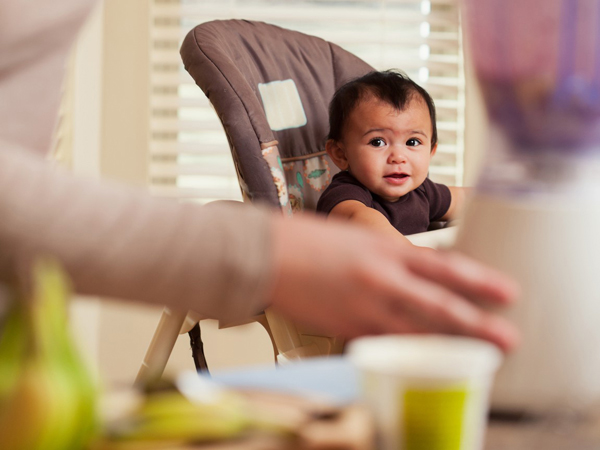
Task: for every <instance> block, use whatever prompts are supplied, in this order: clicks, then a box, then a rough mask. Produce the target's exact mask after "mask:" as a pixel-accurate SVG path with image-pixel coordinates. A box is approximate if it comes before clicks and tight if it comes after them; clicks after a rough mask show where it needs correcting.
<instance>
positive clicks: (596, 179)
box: [456, 0, 600, 413]
mask: <svg viewBox="0 0 600 450" xmlns="http://www.w3.org/2000/svg"><path fill="white" fill-rule="evenodd" d="M465 3H466V5H465V6H466V15H465V22H466V28H467V36H468V40H469V41H470V43H471V51H472V55H473V59H474V63H475V66H476V72H477V76H478V79H479V81H480V84H481V87H482V91H483V93H484V98H485V101H486V105H487V108H488V112H489V114H490V118H491V122H492V125H493V131H494V133H495V134H493V135H492V136H491V139H490V146H489V148H488V153H487V160H486V162H485V164H484V166H483V170H482V173H481V174H480V179H479V181H478V184H477V187H476V190H475V195H474V198H473V200H472V202H471V204H470V205H469V206H468V208H467V211H466V215H465V217H464V219H463V221H462V225H461V229H460V230H459V234H458V237H457V242H456V248H457V249H459V250H461V251H463V252H464V253H466V254H468V255H471V256H473V257H475V258H476V259H479V260H481V261H484V262H486V263H488V264H489V265H491V266H495V267H497V268H499V269H501V270H503V271H505V272H507V273H508V274H511V275H512V276H513V277H515V278H516V279H517V280H518V281H519V282H520V283H521V286H522V289H523V295H522V298H521V300H520V302H519V304H518V305H516V306H515V307H514V308H511V309H510V311H508V312H506V315H507V316H509V318H510V319H511V320H512V321H513V322H514V323H516V325H517V326H518V328H519V329H520V330H521V332H522V343H521V345H520V347H519V348H518V350H517V351H515V352H514V353H513V354H510V355H509V356H508V358H507V359H506V361H505V363H504V365H503V366H502V367H501V369H500V371H499V373H498V376H497V378H496V382H495V388H494V390H493V394H492V408H495V409H501V410H509V411H515V412H521V411H525V412H542V413H545V412H548V411H561V410H581V409H583V408H585V407H586V406H588V405H589V404H590V403H594V402H595V403H597V402H599V401H600V35H599V34H598V30H599V29H600V1H598V0H592V1H586V0H520V1H519V2H517V1H514V2H513V1H510V2H506V0H466V2H465Z"/></svg>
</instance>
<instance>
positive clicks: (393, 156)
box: [388, 147, 406, 164]
mask: <svg viewBox="0 0 600 450" xmlns="http://www.w3.org/2000/svg"><path fill="white" fill-rule="evenodd" d="M388 161H389V162H390V163H394V164H399V163H402V162H406V152H404V149H402V148H399V147H391V151H390V155H389V158H388Z"/></svg>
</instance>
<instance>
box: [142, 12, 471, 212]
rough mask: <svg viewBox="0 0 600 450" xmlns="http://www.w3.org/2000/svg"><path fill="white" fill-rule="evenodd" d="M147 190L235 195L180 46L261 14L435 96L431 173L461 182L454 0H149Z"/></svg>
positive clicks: (212, 120)
mask: <svg viewBox="0 0 600 450" xmlns="http://www.w3.org/2000/svg"><path fill="white" fill-rule="evenodd" d="M151 7H152V11H151V48H150V57H151V68H152V74H151V114H150V121H151V123H150V130H151V139H150V142H151V148H150V158H149V164H150V167H149V180H150V189H151V191H152V192H153V193H155V194H156V195H160V196H168V197H176V198H182V199H188V200H193V201H198V202H201V203H204V202H207V201H211V200H215V199H241V194H240V189H239V187H238V183H237V178H236V175H235V169H234V167H233V162H232V159H231V156H230V152H229V147H228V144H227V140H226V137H225V134H224V132H223V131H222V128H221V124H220V122H219V120H218V118H217V115H216V113H215V112H214V111H213V110H212V108H211V106H210V104H209V102H208V100H207V99H206V98H205V97H204V94H203V93H202V91H201V90H200V89H199V88H198V87H197V86H196V85H195V84H194V82H193V80H192V79H191V77H190V76H189V75H188V74H187V72H185V70H184V69H183V65H182V63H181V60H180V57H179V46H180V44H181V41H182V39H183V37H184V36H185V35H186V33H187V32H188V31H189V30H191V29H192V28H193V27H194V26H196V25H198V24H200V23H202V22H206V21H210V20H215V19H230V18H236V19H249V20H260V21H264V22H268V23H272V24H275V25H279V26H282V27H284V28H288V29H292V30H297V31H301V32H303V33H307V34H312V35H315V36H319V37H321V38H323V39H326V40H328V41H331V42H334V43H336V44H338V45H340V46H341V47H343V48H345V49H346V50H348V51H350V52H352V53H354V54H356V55H357V56H358V57H360V58H362V59H363V60H365V61H366V62H368V63H369V64H371V65H372V66H373V67H375V68H376V69H378V70H385V69H391V68H396V69H400V70H403V71H404V72H406V73H407V74H408V75H409V76H410V77H411V78H412V79H413V80H415V81H416V82H418V83H419V84H421V85H422V86H423V87H424V88H425V89H427V90H428V91H429V93H430V94H431V95H432V97H433V99H434V101H435V104H436V109H437V114H438V135H439V146H438V151H437V154H436V155H435V157H434V158H433V161H432V164H431V169H430V177H431V178H432V179H433V180H434V181H438V182H442V183H446V184H449V185H461V184H462V179H463V147H464V137H463V134H464V131H463V130H464V103H465V102H464V71H463V56H462V48H461V33H460V26H459V12H458V0H430V1H423V0H344V1H342V0H295V1H294V0H279V1H278V0H271V1H269V0H153V1H152V6H151Z"/></svg>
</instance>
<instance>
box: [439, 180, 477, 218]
mask: <svg viewBox="0 0 600 450" xmlns="http://www.w3.org/2000/svg"><path fill="white" fill-rule="evenodd" d="M448 189H450V195H451V196H452V200H450V207H449V208H448V211H446V214H444V217H442V220H453V219H456V218H457V217H458V216H459V215H460V213H461V212H462V210H463V208H464V206H465V203H466V201H467V197H468V196H469V194H470V192H471V188H466V187H458V186H448Z"/></svg>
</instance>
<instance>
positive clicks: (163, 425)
mask: <svg viewBox="0 0 600 450" xmlns="http://www.w3.org/2000/svg"><path fill="white" fill-rule="evenodd" d="M250 425H251V418H250V414H249V411H248V410H247V408H246V404H245V403H244V402H243V401H242V400H241V399H240V398H239V397H237V396H235V395H232V394H224V395H222V396H219V399H218V400H217V401H215V402H209V403H201V402H191V401H190V400H188V399H187V398H186V397H184V396H183V395H182V394H181V393H180V392H178V391H176V390H174V391H167V392H158V393H152V394H149V395H148V396H147V397H146V398H145V400H144V402H143V403H142V405H141V407H140V408H139V409H138V411H137V412H136V413H135V414H133V415H132V416H131V417H129V418H128V419H127V420H125V421H122V422H121V423H120V424H117V425H116V426H115V427H114V428H113V430H112V431H113V436H112V437H113V439H117V440H127V441H132V440H134V441H160V440H169V441H182V442H189V441H211V440H219V439H230V438H234V437H237V436H238V435H240V434H241V433H242V432H244V431H246V430H247V429H248V428H249V427H250Z"/></svg>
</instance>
